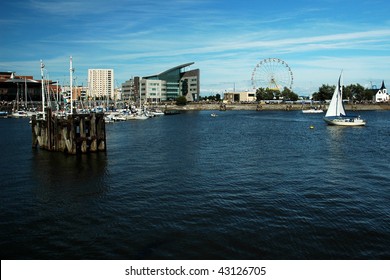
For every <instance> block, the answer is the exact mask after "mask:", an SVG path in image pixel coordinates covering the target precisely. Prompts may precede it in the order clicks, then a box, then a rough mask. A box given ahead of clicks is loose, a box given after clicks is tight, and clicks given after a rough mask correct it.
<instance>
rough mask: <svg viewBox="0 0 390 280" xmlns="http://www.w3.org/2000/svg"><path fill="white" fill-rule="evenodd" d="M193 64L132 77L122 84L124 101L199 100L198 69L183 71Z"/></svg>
mask: <svg viewBox="0 0 390 280" xmlns="http://www.w3.org/2000/svg"><path fill="white" fill-rule="evenodd" d="M192 64H194V62H190V63H186V64H182V65H178V66H176V67H173V68H171V69H168V70H166V71H164V72H161V73H160V74H156V75H151V76H146V77H134V78H131V79H130V80H128V81H126V82H125V83H123V84H122V96H123V97H124V99H127V98H129V100H132V101H135V102H139V98H140V97H141V102H145V101H146V102H148V103H158V102H163V101H170V100H175V99H176V98H177V97H179V96H185V97H186V98H187V100H188V101H194V100H198V99H199V92H200V90H199V69H195V70H190V71H185V68H186V67H189V66H190V65H192Z"/></svg>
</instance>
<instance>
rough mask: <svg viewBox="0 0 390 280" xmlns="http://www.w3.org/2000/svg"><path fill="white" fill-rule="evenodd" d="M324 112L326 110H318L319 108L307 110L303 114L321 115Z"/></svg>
mask: <svg viewBox="0 0 390 280" xmlns="http://www.w3.org/2000/svg"><path fill="white" fill-rule="evenodd" d="M323 112H324V110H322V109H318V108H311V109H307V110H302V113H304V114H320V113H323Z"/></svg>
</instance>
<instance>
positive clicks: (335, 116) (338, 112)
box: [324, 74, 366, 126]
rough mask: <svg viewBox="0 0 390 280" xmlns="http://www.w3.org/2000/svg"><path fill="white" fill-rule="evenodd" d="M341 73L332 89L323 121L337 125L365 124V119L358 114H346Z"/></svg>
mask: <svg viewBox="0 0 390 280" xmlns="http://www.w3.org/2000/svg"><path fill="white" fill-rule="evenodd" d="M341 76H342V74H340V77H339V81H338V83H337V86H336V89H335V90H334V93H333V96H332V100H331V101H330V104H329V108H328V110H327V111H326V114H325V117H324V121H325V122H326V123H327V124H329V125H339V126H363V125H366V121H365V120H363V119H361V118H360V116H347V114H346V113H345V108H344V104H343V89H342V86H341V85H340V80H341Z"/></svg>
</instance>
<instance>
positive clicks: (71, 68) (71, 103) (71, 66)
mask: <svg viewBox="0 0 390 280" xmlns="http://www.w3.org/2000/svg"><path fill="white" fill-rule="evenodd" d="M69 66H70V68H69V75H70V114H73V94H72V88H73V62H72V56H71V57H70V61H69Z"/></svg>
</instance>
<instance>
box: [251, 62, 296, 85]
mask: <svg viewBox="0 0 390 280" xmlns="http://www.w3.org/2000/svg"><path fill="white" fill-rule="evenodd" d="M251 80H252V86H253V88H254V89H258V88H269V89H272V90H279V91H282V90H283V89H284V88H285V87H286V88H288V89H290V90H291V89H292V84H293V80H294V77H293V73H292V71H291V68H290V66H288V64H287V63H286V62H285V61H283V60H281V59H279V58H266V59H263V60H262V61H260V62H259V63H258V64H257V65H256V67H255V69H253V72H252V79H251Z"/></svg>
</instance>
